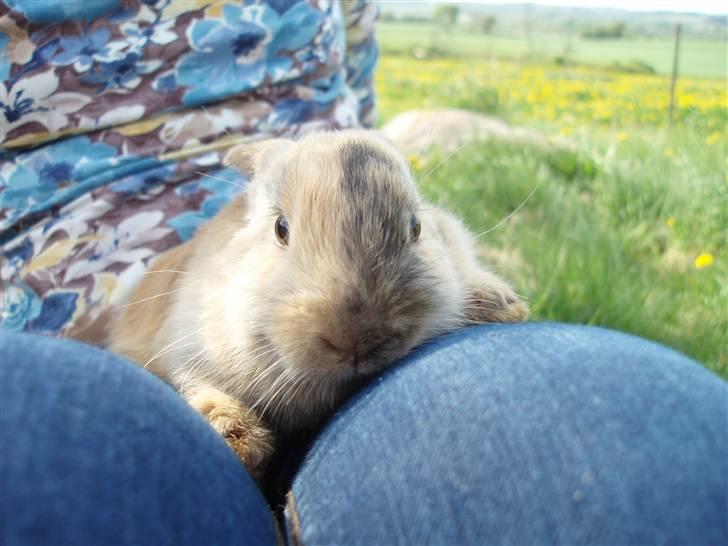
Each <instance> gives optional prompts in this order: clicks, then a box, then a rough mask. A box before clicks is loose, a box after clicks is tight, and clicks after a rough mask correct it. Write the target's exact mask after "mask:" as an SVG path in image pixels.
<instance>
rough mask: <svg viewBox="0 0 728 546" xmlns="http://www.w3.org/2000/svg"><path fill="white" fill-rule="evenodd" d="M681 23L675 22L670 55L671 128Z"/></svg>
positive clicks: (669, 124) (669, 116) (669, 123)
mask: <svg viewBox="0 0 728 546" xmlns="http://www.w3.org/2000/svg"><path fill="white" fill-rule="evenodd" d="M681 29H682V25H681V24H680V23H677V24H675V49H674V51H673V55H672V79H671V80H670V112H669V114H668V119H667V123H668V127H669V128H670V130H672V117H673V113H674V111H675V84H676V83H677V65H678V58H679V57H680V31H681Z"/></svg>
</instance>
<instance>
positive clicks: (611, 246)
mask: <svg viewBox="0 0 728 546" xmlns="http://www.w3.org/2000/svg"><path fill="white" fill-rule="evenodd" d="M655 138H656V137H655V135H654V134H652V133H648V132H645V134H644V135H642V136H641V137H638V138H635V139H634V140H633V141H632V142H631V143H629V144H623V145H621V146H619V147H618V148H617V149H614V148H613V145H612V144H610V143H609V142H601V141H597V142H595V143H592V144H591V145H587V146H590V147H587V148H586V149H585V150H584V151H583V152H573V153H572V152H560V154H558V155H556V156H555V155H554V153H552V152H547V151H544V150H542V149H539V148H534V147H530V146H525V145H522V144H518V145H516V144H506V143H500V142H494V141H488V142H482V143H476V144H473V145H472V146H471V147H470V148H469V149H465V150H464V151H463V153H462V154H459V155H458V156H457V159H453V160H450V161H447V162H446V163H445V164H444V165H443V166H442V167H441V168H439V169H438V170H436V171H435V173H433V174H432V175H431V176H429V177H428V178H427V179H425V180H423V181H422V182H421V187H422V190H423V192H424V193H425V194H426V195H427V197H429V198H430V199H431V200H433V201H435V202H438V203H441V204H443V205H445V206H446V207H447V208H449V209H450V210H453V211H454V212H456V213H457V214H459V215H460V216H461V217H462V218H463V219H464V220H465V221H466V222H467V223H468V224H469V225H470V226H471V228H472V229H473V230H474V231H475V232H476V233H481V232H483V231H485V230H487V229H489V228H491V227H492V226H494V225H495V224H497V223H498V222H499V221H500V220H501V219H503V218H505V217H506V216H508V215H509V214H510V213H511V212H512V211H514V210H515V209H516V208H517V207H518V206H519V205H520V204H521V203H522V202H523V200H524V199H525V198H526V197H527V196H528V194H529V193H530V192H531V191H532V190H533V189H534V188H535V187H537V189H536V191H535V192H534V194H533V196H532V197H531V199H530V200H529V201H528V202H527V203H526V205H524V206H523V208H521V209H520V210H519V211H518V213H517V214H515V215H514V216H513V217H512V219H511V220H510V221H508V222H507V223H505V224H504V225H503V226H501V227H500V228H498V229H495V230H494V231H492V232H490V233H489V234H487V235H486V236H485V237H483V238H482V239H481V241H482V243H483V249H484V255H485V258H486V261H490V262H491V263H495V264H496V267H497V268H498V269H499V270H500V271H501V272H502V273H503V274H505V275H506V276H507V277H508V278H510V279H511V280H513V282H514V283H515V285H516V287H517V290H518V291H519V292H520V293H521V294H523V295H524V296H526V297H527V298H528V299H529V300H530V302H531V308H532V316H533V318H534V319H544V320H556V321H565V322H575V323H583V324H593V325H603V326H607V327H610V328H616V329H619V330H624V331H627V332H632V333H634V334H637V335H641V336H644V337H647V338H649V339H653V340H656V341H660V342H662V343H664V344H667V345H669V346H671V347H674V348H676V349H678V350H681V351H683V352H685V353H686V354H688V355H690V356H692V357H693V358H696V359H697V360H699V361H701V362H703V363H705V364H706V365H707V366H708V367H709V368H711V369H713V370H714V371H716V372H717V373H719V374H721V375H723V376H724V377H728V369H727V366H726V364H727V355H726V345H725V340H726V332H727V331H728V322H727V320H728V319H727V317H728V315H727V314H726V312H725V311H726V309H725V305H726V301H728V291H727V289H726V286H727V285H726V282H725V280H726V275H727V274H728V270H727V269H726V262H725V260H722V261H719V262H717V263H716V265H715V266H713V267H708V268H704V269H696V268H695V267H694V265H693V260H694V258H695V256H696V255H697V254H698V253H699V252H701V251H704V250H710V251H711V252H712V253H713V254H715V255H719V256H722V257H724V256H725V250H726V242H725V226H726V207H725V204H726V197H727V196H728V191H727V186H726V180H725V178H724V175H723V174H722V168H721V164H722V161H723V158H722V157H719V155H718V154H716V153H715V152H713V151H710V152H709V151H708V150H706V147H705V146H703V145H702V144H701V141H696V140H695V139H693V138H691V136H690V135H689V134H683V135H680V136H679V137H673V140H672V142H673V145H674V144H675V142H677V143H679V144H678V145H679V149H680V152H679V156H677V157H676V158H675V159H676V161H675V162H671V161H666V158H665V157H664V155H663V153H662V151H661V150H662V149H663V148H662V147H661V146H659V144H664V142H663V143H659V142H658V143H656V142H655ZM665 138H666V137H665V136H664V135H663V136H660V137H658V140H662V139H665ZM655 144H658V145H655ZM592 157H598V158H601V159H599V160H598V161H596V163H595V165H596V169H593V168H591V167H589V168H579V167H580V166H582V167H583V166H584V164H585V162H586V164H587V165H590V166H591V165H592V164H593V163H592V161H593V160H592V159H590V158H592ZM440 160H441V159H440V157H438V156H435V157H431V158H430V159H429V160H428V163H427V164H426V165H425V166H424V167H423V168H422V170H421V172H428V171H429V170H430V169H431V168H432V167H434V166H435V165H437V164H438V162H439V161H440ZM668 218H674V219H675V223H674V225H673V226H672V227H670V226H668V225H667V220H668Z"/></svg>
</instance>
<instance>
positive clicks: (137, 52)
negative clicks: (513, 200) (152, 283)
mask: <svg viewBox="0 0 728 546" xmlns="http://www.w3.org/2000/svg"><path fill="white" fill-rule="evenodd" d="M0 15H2V17H0V48H2V51H3V53H6V54H4V55H0V77H1V78H0V79H1V80H2V81H1V82H0V145H1V147H2V151H0V245H1V248H0V253H1V256H0V280H1V281H2V294H1V297H2V307H1V308H0V312H1V315H0V320H1V321H2V327H3V328H9V329H13V330H32V331H36V332H42V333H47V334H55V335H69V336H73V337H84V332H86V331H87V330H89V329H94V328H95V325H96V324H97V322H98V321H101V320H104V316H105V312H106V311H107V310H109V308H110V307H113V306H114V305H116V304H118V302H120V301H123V298H124V297H125V295H126V294H128V293H129V290H130V289H131V288H132V287H133V286H134V284H135V283H136V282H137V281H138V280H139V278H140V275H141V274H142V273H143V272H144V270H145V269H146V267H147V265H148V263H149V261H150V260H152V259H153V258H154V257H155V256H158V255H159V254H160V253H162V252H165V251H166V250H168V249H170V248H172V247H174V246H175V245H178V244H180V243H182V242H184V241H187V240H189V239H190V238H191V237H192V236H193V235H194V233H195V231H196V230H197V229H198V228H199V227H200V226H201V225H202V224H204V223H205V222H206V221H208V220H209V219H210V218H211V217H213V216H214V215H215V214H217V212H219V210H220V209H221V208H222V207H224V206H225V204H226V203H227V202H229V200H230V199H231V198H232V197H233V196H234V195H236V194H237V193H239V192H240V191H244V188H245V184H246V179H245V177H244V176H242V175H241V174H240V173H237V172H235V171H234V170H232V169H229V168H223V166H222V164H221V158H222V156H223V154H224V152H225V150H226V148H227V147H229V146H230V145H231V144H232V139H231V137H230V135H235V138H236V139H238V138H246V139H250V140H255V139H258V138H261V137H264V136H269V135H285V136H292V137H294V136H296V135H298V134H301V133H304V132H306V131H311V130H318V129H321V128H340V127H350V126H360V125H371V124H372V123H373V121H374V118H373V116H374V99H373V85H372V74H373V70H374V65H375V62H376V58H377V49H376V44H375V41H374V35H373V25H374V21H375V19H376V7H375V5H374V4H373V2H370V1H367V0H346V1H341V2H338V1H330V0H267V1H264V0H221V1H215V2H211V1H210V0H94V1H93V2H90V1H89V0H63V1H57V2H51V1H43V2H39V1H38V0H0ZM347 25H348V26H347Z"/></svg>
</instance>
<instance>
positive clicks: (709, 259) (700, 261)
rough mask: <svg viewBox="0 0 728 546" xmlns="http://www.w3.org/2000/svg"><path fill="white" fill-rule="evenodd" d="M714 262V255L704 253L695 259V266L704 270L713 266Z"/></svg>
mask: <svg viewBox="0 0 728 546" xmlns="http://www.w3.org/2000/svg"><path fill="white" fill-rule="evenodd" d="M714 261H715V260H714V259H713V255H712V254H710V253H709V252H702V253H700V254H698V256H697V257H696V258H695V262H693V265H695V269H703V268H704V267H710V266H711V265H713V262H714Z"/></svg>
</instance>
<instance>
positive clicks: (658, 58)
mask: <svg viewBox="0 0 728 546" xmlns="http://www.w3.org/2000/svg"><path fill="white" fill-rule="evenodd" d="M378 36H379V40H380V43H381V45H382V50H383V53H385V54H387V55H390V54H409V53H411V52H412V50H414V49H416V48H422V47H424V48H427V47H436V48H437V49H439V50H441V51H443V52H445V53H447V54H449V55H454V56H460V57H471V58H473V57H474V58H480V59H487V58H488V57H490V56H493V57H498V58H510V59H518V58H522V57H526V56H530V57H532V58H534V59H537V60H541V61H553V59H554V58H555V57H559V56H564V55H565V51H566V49H567V44H569V42H570V43H571V46H570V51H569V53H568V54H567V55H566V57H567V58H568V59H569V60H571V61H573V62H577V63H590V64H597V65H611V64H612V63H615V62H617V63H621V64H625V65H626V64H629V63H631V62H632V61H635V60H638V61H641V62H643V63H647V64H648V65H650V66H651V67H653V68H654V69H655V71H656V72H657V73H659V74H669V73H670V72H671V71H672V55H673V43H672V41H670V40H664V39H624V40H584V39H581V38H580V37H579V36H578V35H574V36H572V37H571V39H569V38H568V37H567V36H557V35H549V34H534V35H533V37H532V38H531V40H530V41H529V40H526V39H525V38H524V37H522V36H504V35H498V34H496V35H493V36H490V35H487V34H484V33H482V32H480V31H478V30H476V29H459V28H457V27H453V28H452V29H445V28H443V27H442V26H438V25H435V24H434V23H399V22H397V23H395V22H382V23H380V24H379V26H378ZM726 54H727V53H726V44H725V43H724V42H720V41H717V40H695V39H685V40H683V41H682V42H681V52H680V58H679V61H680V62H679V73H680V74H684V75H686V76H697V77H705V78H713V79H716V80H722V81H725V78H726V70H727V65H726Z"/></svg>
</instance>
